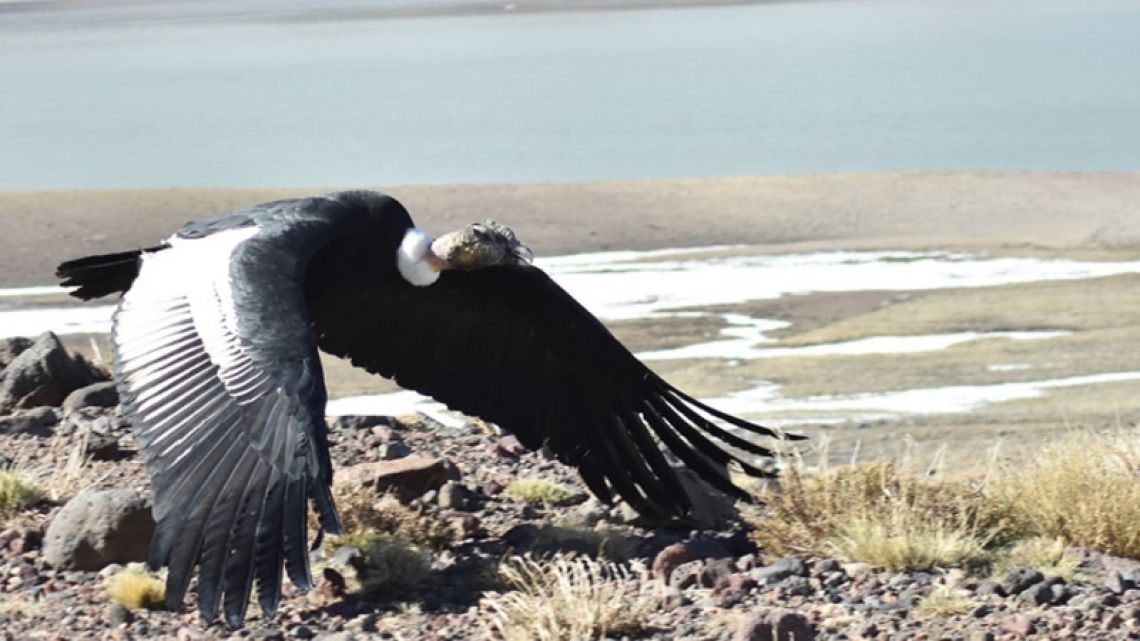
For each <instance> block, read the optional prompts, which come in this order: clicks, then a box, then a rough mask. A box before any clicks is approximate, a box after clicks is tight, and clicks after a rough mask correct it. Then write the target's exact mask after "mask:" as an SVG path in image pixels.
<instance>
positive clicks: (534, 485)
mask: <svg viewBox="0 0 1140 641" xmlns="http://www.w3.org/2000/svg"><path fill="white" fill-rule="evenodd" d="M507 494H508V495H510V496H512V497H514V498H516V499H518V500H520V501H523V502H524V503H532V504H542V505H569V504H571V503H575V502H577V501H578V500H579V499H581V497H582V495H581V494H580V493H578V492H575V491H574V490H572V489H570V488H568V487H566V486H564V485H559V484H558V483H555V482H553V481H547V480H546V479H538V478H532V479H519V480H517V481H515V482H514V483H511V484H510V485H508V486H507Z"/></svg>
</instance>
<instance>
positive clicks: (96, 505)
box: [43, 489, 154, 570]
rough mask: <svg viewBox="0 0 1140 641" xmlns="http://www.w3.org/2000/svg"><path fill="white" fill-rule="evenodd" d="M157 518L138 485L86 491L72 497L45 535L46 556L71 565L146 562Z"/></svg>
mask: <svg viewBox="0 0 1140 641" xmlns="http://www.w3.org/2000/svg"><path fill="white" fill-rule="evenodd" d="M153 535H154V518H153V517H152V516H151V505H150V500H149V499H148V498H147V497H146V496H145V495H144V494H143V493H142V492H139V491H137V490H126V489H117V490H98V491H91V492H84V493H82V494H80V495H78V496H76V497H75V498H73V499H71V500H70V501H68V502H67V504H66V505H64V506H63V508H61V509H60V511H59V513H58V514H56V516H55V518H53V519H52V521H51V523H50V524H48V528H47V534H46V536H45V537H44V549H43V556H44V560H45V561H46V562H47V563H48V564H49V565H52V566H54V567H57V568H61V569H66V570H99V569H101V568H103V567H104V566H106V565H108V564H110V563H130V562H134V561H145V560H146V558H147V550H148V548H149V547H150V539H151V537H152V536H153Z"/></svg>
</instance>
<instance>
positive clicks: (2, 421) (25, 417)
mask: <svg viewBox="0 0 1140 641" xmlns="http://www.w3.org/2000/svg"><path fill="white" fill-rule="evenodd" d="M58 423H59V413H58V411H57V410H56V409H55V408H54V407H36V408H32V409H30V410H16V411H15V412H13V413H12V414H11V415H9V416H0V434H7V435H12V434H32V435H34V436H51V435H52V428H54V427H55V426H56V425H57V424H58Z"/></svg>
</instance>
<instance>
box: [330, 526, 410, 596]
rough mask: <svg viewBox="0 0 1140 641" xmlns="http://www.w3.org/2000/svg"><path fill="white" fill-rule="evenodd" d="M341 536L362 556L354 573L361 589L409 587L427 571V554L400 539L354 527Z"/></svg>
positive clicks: (366, 590) (398, 588)
mask: <svg viewBox="0 0 1140 641" xmlns="http://www.w3.org/2000/svg"><path fill="white" fill-rule="evenodd" d="M345 539H346V540H345V543H346V544H347V545H351V546H352V547H355V548H356V549H357V550H359V551H360V553H361V554H362V555H363V557H364V563H363V564H362V566H361V567H359V568H358V574H357V579H358V581H359V584H360V585H359V589H360V590H362V591H364V592H371V591H373V590H378V589H381V588H383V589H389V590H402V589H406V588H410V587H413V586H415V585H417V584H418V583H420V582H422V581H423V580H424V579H426V578H427V577H428V574H429V573H430V572H431V554H430V553H429V552H428V551H427V550H424V549H422V548H420V547H417V546H415V545H412V544H410V543H408V542H407V541H404V540H402V539H399V538H395V537H391V536H389V535H387V534H383V533H378V532H375V531H372V530H356V531H354V532H351V533H350V534H349V535H348V536H347V537H345Z"/></svg>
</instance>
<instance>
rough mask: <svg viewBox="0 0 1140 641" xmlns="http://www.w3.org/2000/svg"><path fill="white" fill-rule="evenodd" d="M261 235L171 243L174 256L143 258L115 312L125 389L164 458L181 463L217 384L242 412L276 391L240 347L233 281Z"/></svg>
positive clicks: (246, 231) (242, 232)
mask: <svg viewBox="0 0 1140 641" xmlns="http://www.w3.org/2000/svg"><path fill="white" fill-rule="evenodd" d="M257 232H258V229H257V227H255V226H250V227H242V228H239V229H232V230H227V231H223V232H217V233H214V234H211V235H209V236H206V237H204V238H195V239H186V238H179V237H177V236H175V237H173V238H171V239H170V240H169V241H168V242H169V244H170V248H169V249H166V250H163V251H160V252H155V253H152V254H144V255H143V264H142V269H141V270H140V272H139V276H138V278H137V279H136V280H135V282H134V285H133V286H132V287H131V289H130V290H129V291H128V292H127V293H126V294H125V295H124V296H123V299H122V302H120V304H119V308H118V310H117V311H116V312H115V318H114V332H113V334H112V341H113V342H114V347H115V352H116V355H117V358H118V364H119V375H120V377H121V381H120V384H121V385H123V386H125V387H126V388H127V390H128V391H129V392H130V394H132V395H133V396H134V397H135V403H136V411H137V412H138V413H139V414H140V415H141V416H140V418H142V419H143V420H142V421H141V422H142V424H143V425H145V426H146V428H145V430H144V432H143V433H142V434H140V436H141V437H145V438H146V439H147V440H148V441H149V442H150V443H151V444H152V445H153V446H155V447H157V448H158V452H157V453H156V454H157V456H158V457H159V458H168V457H169V458H170V459H173V461H174V462H176V461H177V459H179V458H181V456H183V455H184V454H185V451H182V452H180V451H178V450H177V449H176V448H178V446H179V445H181V444H182V443H183V442H185V441H186V440H187V439H188V438H190V437H191V436H192V435H194V434H195V432H196V428H197V426H198V425H201V424H204V421H203V418H208V417H209V416H210V414H211V409H212V407H213V405H215V403H214V401H217V400H218V399H216V398H215V397H216V395H217V393H216V392H211V391H210V388H211V387H213V388H215V389H216V387H217V382H218V381H221V383H222V384H223V386H224V387H225V391H226V392H227V393H228V395H229V396H230V397H231V398H232V400H234V401H236V402H237V403H239V404H243V405H244V404H248V403H251V402H253V401H255V400H257V399H258V398H260V397H261V396H263V395H264V394H265V393H266V392H267V391H268V390H269V389H270V388H271V381H270V380H269V377H268V376H267V375H266V374H265V373H264V372H262V371H261V370H260V369H259V368H257V367H256V365H255V363H254V362H253V361H252V359H251V358H250V357H249V354H248V353H246V352H245V350H244V349H243V348H242V346H241V342H240V339H239V336H238V323H237V316H236V312H235V310H234V303H233V290H232V288H231V286H230V280H229V267H230V257H231V256H232V255H233V252H234V250H235V249H236V248H237V247H238V246H239V245H240V244H241V243H242V242H244V241H246V240H248V239H249V238H251V237H253V236H254V235H256V234H257Z"/></svg>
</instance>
